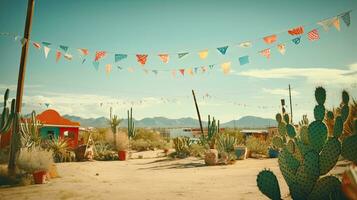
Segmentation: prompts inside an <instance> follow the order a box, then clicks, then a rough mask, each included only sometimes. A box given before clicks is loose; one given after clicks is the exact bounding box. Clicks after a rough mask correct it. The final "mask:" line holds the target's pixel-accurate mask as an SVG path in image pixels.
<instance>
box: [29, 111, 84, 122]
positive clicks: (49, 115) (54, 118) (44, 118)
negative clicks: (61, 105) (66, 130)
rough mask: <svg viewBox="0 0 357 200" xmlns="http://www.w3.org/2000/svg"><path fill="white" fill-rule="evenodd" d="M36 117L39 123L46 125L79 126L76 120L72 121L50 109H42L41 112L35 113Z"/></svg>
mask: <svg viewBox="0 0 357 200" xmlns="http://www.w3.org/2000/svg"><path fill="white" fill-rule="evenodd" d="M36 118H37V120H39V121H40V122H41V123H43V124H47V125H60V126H80V124H79V123H78V122H72V121H71V120H68V119H66V118H63V117H61V115H60V114H59V113H58V112H57V111H55V110H52V109H49V110H45V111H43V112H42V113H41V114H39V115H37V117H36Z"/></svg>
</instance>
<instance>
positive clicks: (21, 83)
mask: <svg viewBox="0 0 357 200" xmlns="http://www.w3.org/2000/svg"><path fill="white" fill-rule="evenodd" d="M34 5H35V0H28V4H27V16H26V24H25V31H24V39H25V44H24V45H23V46H22V51H21V60H20V70H19V76H18V80H17V91H16V112H17V113H21V108H22V95H23V93H24V82H25V73H26V59H27V52H28V49H29V40H30V32H31V25H32V16H33V8H34Z"/></svg>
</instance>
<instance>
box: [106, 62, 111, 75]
mask: <svg viewBox="0 0 357 200" xmlns="http://www.w3.org/2000/svg"><path fill="white" fill-rule="evenodd" d="M111 71H112V65H111V64H106V65H105V72H106V73H107V75H109V74H110V72H111Z"/></svg>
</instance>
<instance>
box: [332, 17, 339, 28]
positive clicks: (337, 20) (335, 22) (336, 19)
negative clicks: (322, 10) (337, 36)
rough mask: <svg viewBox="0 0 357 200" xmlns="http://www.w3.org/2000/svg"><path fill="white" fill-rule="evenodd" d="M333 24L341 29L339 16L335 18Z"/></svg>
mask: <svg viewBox="0 0 357 200" xmlns="http://www.w3.org/2000/svg"><path fill="white" fill-rule="evenodd" d="M332 24H333V26H334V27H335V28H336V29H337V30H338V31H340V19H339V18H338V17H335V18H334V19H333V21H332Z"/></svg>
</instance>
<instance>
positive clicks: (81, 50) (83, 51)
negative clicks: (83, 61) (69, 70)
mask: <svg viewBox="0 0 357 200" xmlns="http://www.w3.org/2000/svg"><path fill="white" fill-rule="evenodd" d="M78 51H79V52H80V53H81V54H82V55H83V56H86V55H88V54H89V51H88V49H78Z"/></svg>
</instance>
